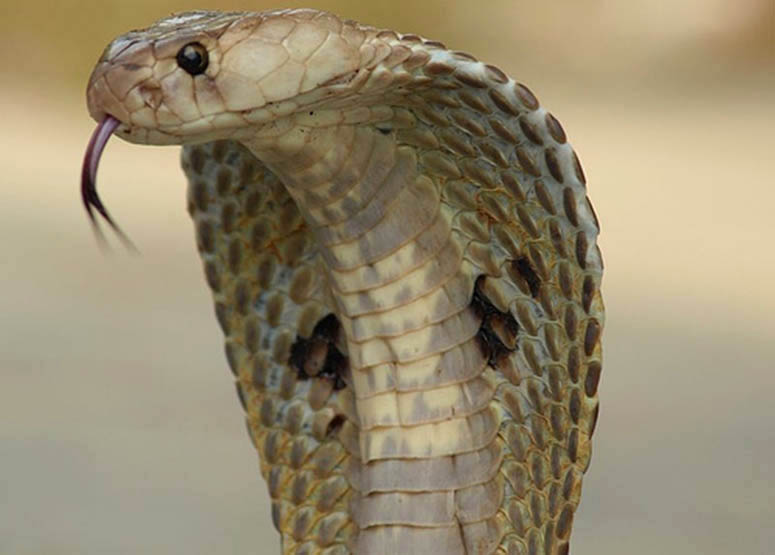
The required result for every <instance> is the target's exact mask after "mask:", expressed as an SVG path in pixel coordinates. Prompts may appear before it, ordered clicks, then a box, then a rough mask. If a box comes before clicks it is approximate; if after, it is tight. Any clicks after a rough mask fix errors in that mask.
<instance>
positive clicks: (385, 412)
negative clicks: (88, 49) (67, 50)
mask: <svg viewBox="0 0 775 555" xmlns="http://www.w3.org/2000/svg"><path fill="white" fill-rule="evenodd" d="M192 42H194V43H199V44H201V45H202V48H203V51H206V54H207V56H208V59H209V64H207V67H206V69H205V70H203V72H202V73H201V74H196V75H194V74H190V72H188V70H186V71H184V70H183V69H181V67H182V66H181V67H179V66H180V60H179V56H180V54H179V53H180V52H181V51H182V49H183V47H184V46H185V45H187V44H190V43H192ZM176 55H177V56H178V58H176ZM176 60H177V61H176ZM88 101H89V110H90V113H91V114H92V116H93V117H94V118H95V119H97V120H98V121H102V120H103V119H105V118H106V115H108V114H109V115H110V116H112V117H113V118H115V119H117V120H118V121H119V122H120V125H119V126H118V129H117V130H116V134H118V135H119V136H121V137H122V138H125V139H127V140H129V141H132V142H137V143H148V144H184V148H183V168H184V170H185V172H186V175H187V177H188V180H189V191H188V209H189V212H190V213H191V216H192V218H193V220H194V225H195V228H196V237H197V245H198V248H199V251H200V253H201V256H202V261H203V265H204V271H205V276H206V279H207V283H208V284H209V286H210V288H211V289H212V292H213V297H214V300H215V313H216V316H217V318H218V322H219V323H220V326H221V328H222V329H223V332H224V335H225V341H226V357H227V359H228V363H229V366H230V367H231V369H232V371H233V373H234V376H235V379H236V384H237V393H238V396H239V399H240V402H241V403H242V407H243V409H244V410H245V413H246V419H247V426H248V432H249V434H250V437H251V439H252V441H253V443H254V445H255V446H256V449H257V450H258V453H259V455H260V460H261V473H262V474H263V476H264V478H265V479H266V481H267V484H268V488H269V493H270V496H271V503H272V519H273V521H274V524H275V526H276V528H277V529H278V530H279V532H280V534H281V535H282V547H283V551H284V552H287V553H331V554H333V553H349V552H358V553H493V552H498V553H530V554H534V553H568V549H569V537H570V532H571V525H572V521H573V515H574V512H575V511H576V509H577V507H578V504H579V500H580V496H581V481H582V475H583V473H584V471H585V470H586V469H587V467H588V466H589V462H590V453H591V442H590V440H591V437H592V433H593V431H594V428H595V422H596V419H597V414H598V400H597V386H598V380H599V377H600V370H601V347H600V336H601V331H602V326H603V303H602V300H601V296H600V281H601V274H602V261H601V257H600V252H599V250H598V248H597V245H596V238H597V234H598V224H597V220H596V218H595V215H594V213H593V211H592V207H591V205H590V203H589V201H588V199H587V194H586V188H585V179H584V175H583V173H582V170H581V167H580V165H579V162H578V159H577V157H576V155H575V153H574V151H573V150H572V148H571V147H570V145H569V144H568V142H567V140H566V135H565V132H564V131H563V129H562V127H561V126H560V124H559V123H558V122H557V120H556V119H555V118H554V117H553V116H552V115H551V114H550V113H549V112H547V111H546V110H544V109H543V108H542V107H540V106H539V103H538V101H537V100H536V98H535V97H534V96H533V94H532V93H531V92H530V91H529V90H528V89H527V88H526V87H525V86H523V85H521V84H518V83H515V82H514V81H513V80H512V79H510V78H509V77H507V76H506V75H505V74H504V73H503V72H502V71H500V70H499V69H497V68H495V67H493V66H490V65H486V64H484V63H481V62H479V61H477V60H476V59H475V58H474V57H472V56H470V55H468V54H465V53H462V52H455V51H451V50H448V49H446V47H445V46H444V45H442V44H440V43H438V42H433V41H428V40H425V39H423V38H421V37H419V36H416V35H400V34H398V33H395V32H393V31H385V30H378V29H375V28H372V27H368V26H364V25H360V24H358V23H355V22H352V21H343V20H340V19H339V18H337V17H336V16H333V15H331V14H328V13H324V12H319V11H315V10H285V11H274V12H265V13H259V14H250V13H216V12H189V13H186V14H179V15H177V16H172V17H171V18H167V19H165V20H162V21H159V22H157V23H156V24H154V25H153V26H151V27H150V28H149V29H146V30H143V31H133V32H132V33H129V34H127V35H124V36H123V37H120V38H118V39H116V41H114V42H113V43H112V44H111V45H110V46H109V47H108V48H107V49H106V50H105V52H104V53H103V56H102V58H101V59H100V62H99V63H98V65H97V67H96V68H95V71H94V74H93V75H92V78H91V81H90V84H89V90H88ZM95 171H96V170H95ZM258 551H259V552H261V549H259V550H258Z"/></svg>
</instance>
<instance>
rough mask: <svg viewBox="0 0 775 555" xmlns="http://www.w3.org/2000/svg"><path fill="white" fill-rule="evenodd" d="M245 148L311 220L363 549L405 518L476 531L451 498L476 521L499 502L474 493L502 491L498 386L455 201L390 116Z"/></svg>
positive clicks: (443, 533) (445, 535)
mask: <svg viewBox="0 0 775 555" xmlns="http://www.w3.org/2000/svg"><path fill="white" fill-rule="evenodd" d="M249 148H251V150H252V151H253V153H254V154H255V155H256V156H257V157H258V158H260V159H261V160H262V161H264V163H266V164H267V166H269V168H270V169H271V170H272V171H273V172H274V173H275V174H276V175H277V176H278V177H279V178H280V179H281V180H282V181H283V183H284V184H285V186H286V188H287V190H288V192H289V194H290V196H291V197H292V198H293V199H294V200H295V201H296V203H297V205H298V207H299V210H300V212H301V213H302V214H303V216H304V218H305V220H306V223H307V225H308V226H309V227H310V228H311V230H312V232H313V234H314V236H315V239H316V242H317V245H318V248H319V254H320V260H321V261H322V265H323V267H324V269H325V272H326V274H327V281H328V284H329V287H330V292H331V297H332V298H333V302H334V304H335V312H336V316H337V317H338V319H339V320H340V322H341V324H342V328H343V330H344V332H345V337H346V346H347V357H348V359H349V369H350V376H349V378H348V380H349V382H350V384H351V386H352V390H353V394H354V398H355V413H356V414H355V418H356V420H357V421H356V422H355V424H356V426H357V428H358V445H357V452H356V453H353V454H354V455H355V458H356V460H357V461H358V462H356V463H355V464H353V465H352V467H351V469H350V473H349V476H348V480H349V481H350V482H351V484H352V485H353V486H354V487H355V489H356V490H357V491H359V493H360V495H359V496H357V497H356V499H355V501H354V506H353V509H352V514H353V516H354V517H355V518H356V521H357V522H358V525H359V527H360V528H361V533H360V535H359V540H358V542H359V549H362V550H364V551H369V549H370V547H369V546H370V545H371V542H375V543H374V545H382V544H383V543H384V541H385V538H384V537H383V536H384V534H388V535H390V534H393V533H398V532H396V531H397V530H398V529H399V528H401V529H405V528H406V527H410V528H411V529H412V530H415V529H416V530H417V532H416V533H417V534H423V535H424V537H425V539H424V540H423V541H428V542H429V545H432V544H433V543H434V542H436V541H439V542H441V543H442V545H446V546H447V547H448V548H449V549H450V550H451V551H452V552H454V551H457V550H459V549H460V547H461V545H462V544H463V543H466V542H467V541H468V539H470V538H469V537H468V536H470V537H475V536H477V534H474V535H473V536H471V535H470V534H469V535H466V534H465V533H463V532H462V531H461V530H460V528H459V526H460V525H461V522H460V520H459V519H458V518H457V517H456V516H454V514H453V513H451V512H450V507H453V506H455V503H456V501H455V499H456V495H457V496H459V495H460V493H459V492H460V491H461V490H463V489H466V488H467V491H469V496H470V497H471V500H472V503H473V505H472V509H471V514H470V515H468V516H470V518H471V520H472V521H475V522H476V521H479V522H481V520H482V519H484V518H485V517H486V516H489V515H490V513H491V512H492V511H491V509H492V507H491V506H490V505H491V504H489V503H482V504H480V505H477V503H478V500H483V499H485V498H486V497H487V494H489V493H490V491H489V490H490V489H492V490H493V491H497V489H498V486H497V485H496V482H495V481H493V472H494V470H495V468H496V466H495V465H494V464H493V463H494V462H497V460H499V456H500V455H499V454H498V453H497V449H494V448H493V444H492V442H493V439H494V437H495V434H496V433H497V428H498V417H497V414H496V411H495V409H494V408H493V407H492V406H491V405H490V401H491V400H492V396H493V393H494V390H495V384H494V383H493V381H492V372H491V371H490V372H489V373H488V372H487V371H486V368H487V360H486V355H485V354H484V353H483V351H482V349H481V345H480V343H479V341H478V338H477V333H478V332H479V329H480V326H481V322H482V315H481V313H480V312H477V311H476V310H473V309H472V308H471V306H470V305H471V293H472V290H473V288H474V283H473V281H474V278H475V275H476V273H475V272H474V271H472V269H471V268H470V267H467V264H468V262H467V261H466V260H465V259H464V258H463V248H462V247H461V244H462V243H463V242H462V241H461V238H460V236H459V235H458V234H457V232H456V231H455V230H454V226H453V218H454V214H455V211H454V210H453V209H452V207H451V206H450V205H448V204H447V203H445V202H444V200H443V198H442V197H443V190H442V188H440V187H439V184H438V183H436V182H434V180H433V179H432V178H430V177H428V176H427V175H424V174H423V172H421V171H420V169H419V168H420V164H419V162H418V153H417V150H416V149H415V148H412V147H410V146H407V145H402V144H400V143H399V142H398V141H396V137H395V129H394V128H393V127H391V125H390V123H384V122H383V123H382V124H377V125H358V126H333V127H321V128H310V127H297V128H295V129H293V130H291V131H289V132H288V133H287V136H285V137H284V138H283V139H281V140H276V141H273V142H272V143H271V145H269V146H267V145H264V144H262V143H261V141H256V142H255V143H254V144H252V145H249ZM472 276H473V277H472ZM456 461H457V462H456ZM474 461H475V462H476V464H474ZM471 488H473V489H471ZM410 496H411V499H412V502H411V503H409V502H408V499H409V497H410ZM496 497H497V495H496ZM421 506H424V507H426V508H427V509H428V511H427V513H426V512H422V511H421V512H422V513H423V514H419V513H417V507H421ZM412 507H414V508H412ZM418 527H420V528H418ZM405 531H406V530H404V532H405ZM414 533H415V532H412V534H414ZM400 535H401V534H399V536H400Z"/></svg>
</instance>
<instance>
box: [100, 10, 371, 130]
mask: <svg viewBox="0 0 775 555" xmlns="http://www.w3.org/2000/svg"><path fill="white" fill-rule="evenodd" d="M363 42H364V33H363V32H362V31H360V30H359V29H358V28H357V27H356V26H354V25H352V24H346V23H343V22H342V21H341V20H339V19H338V18H336V17H335V16H333V15H330V14H325V13H321V12H317V11H311V10H282V11H274V12H264V13H253V14H249V13H235V12H232V13H221V12H207V11H197V12H187V13H182V14H178V15H173V16H171V17H168V18H166V19H162V20H160V21H157V22H156V23H154V24H153V25H151V26H150V27H149V28H147V29H144V30H141V31H132V32H130V33H127V34H125V35H122V36H121V37H119V38H117V39H116V40H114V41H113V42H112V43H111V44H110V45H109V46H108V47H107V48H106V49H105V51H104V52H103V54H102V57H101V58H100V61H99V62H98V64H97V66H96V68H95V69H94V72H93V73H92V75H91V78H90V80H89V85H88V90H87V101H88V107H89V113H90V114H91V116H92V117H93V118H94V119H95V120H97V121H98V122H100V121H103V120H104V119H105V117H106V116H108V115H109V116H112V117H113V118H115V119H117V120H118V121H119V122H120V124H119V125H118V126H117V129H116V130H115V133H116V134H117V135H119V136H120V137H121V138H123V139H126V140H128V141H130V142H133V143H144V144H157V145H163V144H184V143H195V142H205V141H210V140H215V139H225V138H231V139H240V138H245V137H247V136H255V134H256V133H257V131H259V130H260V127H262V126H269V125H271V124H272V123H273V122H275V121H277V120H278V119H281V118H283V117H286V116H288V115H290V114H293V113H294V112H295V111H298V110H299V109H303V107H304V106H302V104H303V105H305V106H306V105H307V104H308V103H309V102H312V101H314V100H316V99H322V98H324V97H328V98H330V96H332V95H341V94H345V93H346V92H347V90H348V89H349V88H350V87H349V85H350V84H351V82H352V79H351V77H352V76H353V75H355V74H356V73H357V72H358V71H359V69H360V68H361V66H362V57H363V56H362V53H361V47H362V45H363ZM326 85H328V86H326ZM321 86H322V87H321ZM306 93H315V94H312V95H309V94H306ZM305 94H306V96H307V98H306V99H305V101H304V102H300V101H299V97H300V96H305Z"/></svg>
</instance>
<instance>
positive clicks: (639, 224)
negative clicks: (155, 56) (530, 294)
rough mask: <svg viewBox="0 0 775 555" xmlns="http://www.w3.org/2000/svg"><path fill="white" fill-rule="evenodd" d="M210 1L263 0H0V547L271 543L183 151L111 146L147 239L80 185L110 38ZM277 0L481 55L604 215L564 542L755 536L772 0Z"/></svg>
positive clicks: (773, 340)
mask: <svg viewBox="0 0 775 555" xmlns="http://www.w3.org/2000/svg"><path fill="white" fill-rule="evenodd" d="M545 4H550V5H549V6H548V7H547V6H546V5H545ZM216 5H217V6H218V7H220V8H223V9H227V8H228V9H236V8H241V9H246V8H252V9H264V8H268V7H271V6H270V4H269V3H268V2H261V1H254V2H227V1H222V2H204V1H198V2H196V3H195V4H188V3H187V2H185V1H176V2H163V1H159V0H156V1H151V0H145V1H139V0H133V1H130V0H122V1H121V2H115V1H83V2H68V1H62V2H53V1H49V2H45V1H34V2H28V3H26V4H17V3H13V4H11V3H10V2H9V3H7V4H6V5H4V6H3V10H2V14H1V15H2V17H0V47H2V48H1V49H0V52H3V59H2V63H1V64H0V106H1V107H2V112H1V113H2V116H0V117H1V119H0V121H1V122H2V130H1V131H0V175H2V177H0V252H2V253H3V256H2V257H0V314H2V319H0V553H2V554H46V555H47V554H52V555H55V554H80V553H89V554H91V553H94V554H103V553H111V554H113V553H117V554H118V553H127V554H130V553H159V554H162V553H164V554H166V553H174V554H177V553H188V554H193V553H196V554H199V553H201V554H204V553H275V552H276V551H277V539H276V535H275V533H274V531H273V529H272V527H271V524H270V519H269V513H268V503H267V495H266V490H265V486H264V484H263V482H262V480H261V479H260V476H259V474H258V470H257V464H256V456H255V454H254V450H253V448H252V446H251V445H250V442H249V440H248V438H247V436H246V434H245V432H244V425H243V423H242V415H241V411H240V409H239V406H238V403H237V401H236V398H235V395H234V391H233V386H232V380H231V376H230V374H229V372H228V370H227V368H226V364H225V361H224V357H223V355H222V348H221V339H220V332H219V329H218V327H217V325H216V323H215V319H214V317H213V315H212V310H211V306H210V299H209V295H208V292H207V290H206V286H205V284H204V280H203V279H202V276H201V270H200V266H199V261H198V259H197V256H196V253H195V249H194V241H193V234H192V230H191V225H190V223H189V222H188V219H187V216H186V213H185V203H184V195H185V193H184V191H185V185H184V180H183V177H182V175H181V173H180V171H179V170H178V168H177V156H178V153H177V149H174V148H167V149H159V148H141V147H136V146H131V145H127V144H123V143H121V142H120V141H114V142H112V143H111V144H110V145H109V147H108V149H107V152H106V156H105V157H104V159H103V164H102V168H101V173H100V182H101V190H102V193H103V198H104V199H105V200H106V203H107V204H108V206H110V207H111V208H112V211H113V214H114V216H116V217H117V219H118V220H119V221H120V222H122V223H123V224H124V226H125V228H126V229H127V230H128V231H129V232H130V234H131V235H132V237H133V239H134V240H135V241H136V243H137V244H138V245H139V246H140V248H141V250H142V251H143V255H142V256H140V257H132V256H129V255H126V254H125V253H124V252H122V251H121V250H120V249H119V250H117V251H116V252H115V253H114V254H113V255H111V256H103V255H102V254H101V253H100V251H99V250H98V249H97V247H96V245H95V243H94V240H93V237H92V236H91V233H90V231H89V227H88V225H87V223H86V219H85V217H84V215H83V213H82V209H81V206H80V203H79V198H78V194H77V187H78V172H79V166H80V160H81V156H82V152H83V150H84V147H85V145H86V142H87V139H88V136H89V133H90V132H91V130H92V128H93V125H94V124H93V122H91V121H90V120H89V119H88V116H87V115H86V112H85V108H84V102H83V86H84V84H85V82H86V79H87V77H88V73H89V71H90V68H91V65H92V63H93V62H94V60H95V59H96V58H97V57H98V56H99V53H100V52H101V50H102V48H103V47H104V45H105V44H106V43H107V42H108V41H109V40H110V39H111V38H113V36H114V35H116V34H118V33H121V32H123V31H126V30H128V29H131V28H136V27H142V26H144V25H145V24H147V23H148V22H150V21H152V20H153V19H156V18H158V17H161V16H164V15H167V14H168V13H170V12H172V11H178V10H181V9H185V8H189V7H193V6H196V7H208V6H209V7H215V6H216ZM285 5H286V6H287V5H292V6H301V5H307V6H310V7H318V8H324V9H330V10H332V11H336V12H338V13H340V14H342V15H346V16H348V17H352V18H355V19H359V20H362V21H365V22H370V23H374V24H377V25H380V26H386V27H395V28H397V29H400V30H403V31H407V32H410V31H412V32H418V33H421V34H424V35H426V36H429V37H432V38H435V39H439V40H442V41H444V42H446V43H447V44H448V45H450V46H454V47H455V48H457V49H461V50H467V51H470V52H472V53H474V54H476V55H477V56H479V57H480V58H482V59H484V60H486V61H488V62H492V63H494V64H496V65H499V66H500V67H502V68H503V69H505V70H507V71H508V72H509V73H510V74H511V75H514V76H515V77H517V78H518V79H519V80H521V81H523V82H525V83H527V84H528V85H530V86H531V88H532V89H533V90H534V91H535V92H536V93H537V94H538V96H539V98H541V100H542V102H543V104H544V105H546V106H548V107H549V108H550V109H551V110H552V111H553V112H554V113H555V114H556V115H557V116H558V118H559V119H560V120H561V121H562V122H563V124H564V126H565V128H566V130H567V131H568V133H569V135H570V137H571V140H572V141H573V143H574V146H575V147H576V149H577V150H578V152H579V154H580V156H581V158H582V161H583V163H584V166H585V169H586V173H587V176H588V180H589V183H590V185H589V187H590V192H591V196H592V199H593V202H594V204H595V206H596V208H597V212H598V214H599V216H600V219H601V221H602V227H603V234H602V237H601V244H602V248H603V253H604V257H605V260H606V267H607V268H606V272H607V273H606V275H605V281H604V291H605V296H606V305H607V307H608V322H607V328H606V333H605V338H604V339H605V351H606V359H605V370H604V375H603V379H602V382H601V387H600V397H601V401H602V412H601V418H600V424H599V426H598V431H597V432H596V437H595V440H596V443H595V455H594V457H593V463H592V467H591V469H590V472H589V474H588V478H587V480H586V483H585V489H584V500H583V502H582V506H581V510H580V512H579V514H578V517H577V519H576V522H575V528H574V539H573V545H574V553H576V554H577V555H579V554H582V555H583V554H615V553H617V554H618V553H633V554H641V553H643V554H646V553H698V554H700V553H701V554H722V553H723V554H727V553H769V552H771V547H770V544H771V543H772V541H773V539H775V533H773V529H772V527H773V522H775V508H774V507H773V497H774V496H775V478H774V477H775V472H774V471H775V463H774V462H773V461H774V460H775V432H774V431H773V416H775V409H773V398H775V395H774V392H773V386H775V363H774V362H773V361H774V360H775V324H773V318H774V316H773V314H775V296H773V291H774V290H775V255H773V249H772V244H773V239H775V223H773V216H774V215H775V212H774V211H773V207H775V179H774V178H773V160H775V156H773V127H774V124H775V77H773V73H774V72H775V36H774V35H773V28H774V27H775V11H774V10H775V8H774V7H773V3H772V1H771V0H759V1H756V0H746V1H738V2H730V1H728V0H712V1H710V0H704V1H703V0H682V1H678V2H672V3H668V2H648V1H646V0H637V1H634V0H630V1H628V2H615V1H613V0H594V1H588V2H570V1H560V2H554V3H544V2H516V1H508V2H507V1H494V2H452V3H450V2H441V1H429V2H417V1H416V0H415V1H406V2H404V1H398V0H393V1H391V2H385V3H379V4H378V5H377V3H368V2H357V1H355V0H352V1H340V2H335V1H329V2H312V1H310V2H303V3H300V2H287V3H286V4H285ZM660 6H661V7H660ZM668 6H669V7H668Z"/></svg>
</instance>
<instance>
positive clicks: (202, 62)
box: [177, 42, 208, 75]
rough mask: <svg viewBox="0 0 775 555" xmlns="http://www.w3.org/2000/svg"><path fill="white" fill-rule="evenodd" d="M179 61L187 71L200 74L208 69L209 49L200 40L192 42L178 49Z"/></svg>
mask: <svg viewBox="0 0 775 555" xmlns="http://www.w3.org/2000/svg"><path fill="white" fill-rule="evenodd" d="M177 61H178V65H179V66H180V67H181V68H183V69H184V70H185V71H186V72H188V73H190V74H191V75H199V74H200V73H204V71H205V70H206V69H207V62H208V57H207V49H206V48H205V47H204V46H202V45H201V44H199V43H198V42H191V43H189V44H187V45H186V46H184V47H183V48H181V49H180V50H179V51H178V55H177Z"/></svg>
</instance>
